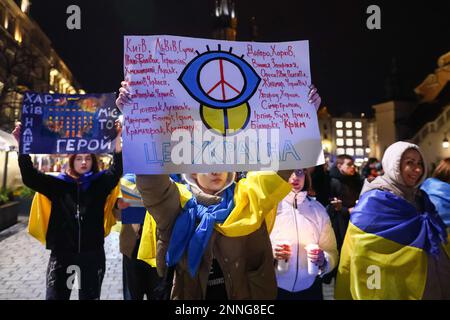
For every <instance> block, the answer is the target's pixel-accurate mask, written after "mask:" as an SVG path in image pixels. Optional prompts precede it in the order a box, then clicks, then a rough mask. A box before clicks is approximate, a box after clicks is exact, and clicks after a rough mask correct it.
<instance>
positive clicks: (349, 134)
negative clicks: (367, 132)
mask: <svg viewBox="0 0 450 320" xmlns="http://www.w3.org/2000/svg"><path fill="white" fill-rule="evenodd" d="M345 135H346V136H347V137H353V130H345Z"/></svg>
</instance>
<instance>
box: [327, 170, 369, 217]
mask: <svg viewBox="0 0 450 320" xmlns="http://www.w3.org/2000/svg"><path fill="white" fill-rule="evenodd" d="M362 186H363V182H362V181H361V178H360V176H359V174H357V173H356V174H355V175H353V176H344V175H343V174H342V173H341V172H340V171H339V169H338V168H337V167H336V166H333V167H331V169H330V196H331V197H336V198H338V199H339V200H342V205H343V206H344V207H347V208H352V207H354V206H355V204H356V201H357V200H358V199H359V194H360V193H361V189H362Z"/></svg>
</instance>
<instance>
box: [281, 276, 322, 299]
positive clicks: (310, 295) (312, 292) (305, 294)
mask: <svg viewBox="0 0 450 320" xmlns="http://www.w3.org/2000/svg"><path fill="white" fill-rule="evenodd" d="M277 300H323V293H322V280H321V279H320V278H316V280H315V281H314V283H313V284H312V286H311V287H309V288H308V289H306V290H303V291H298V292H290V291H286V290H284V289H281V288H278V297H277Z"/></svg>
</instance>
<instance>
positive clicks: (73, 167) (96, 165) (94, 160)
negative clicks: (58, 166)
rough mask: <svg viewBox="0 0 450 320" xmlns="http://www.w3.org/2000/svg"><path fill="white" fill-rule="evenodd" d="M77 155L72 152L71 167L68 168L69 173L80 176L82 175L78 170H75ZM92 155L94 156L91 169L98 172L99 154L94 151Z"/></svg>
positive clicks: (70, 157)
mask: <svg viewBox="0 0 450 320" xmlns="http://www.w3.org/2000/svg"><path fill="white" fill-rule="evenodd" d="M77 155H78V154H71V155H70V156H69V168H68V169H67V174H69V175H70V176H72V177H76V178H79V177H80V175H79V174H78V172H76V171H75V165H74V162H75V158H76V156H77ZM90 155H91V157H92V168H91V171H92V173H97V172H99V169H98V161H97V156H96V155H95V154H93V153H91V154H90Z"/></svg>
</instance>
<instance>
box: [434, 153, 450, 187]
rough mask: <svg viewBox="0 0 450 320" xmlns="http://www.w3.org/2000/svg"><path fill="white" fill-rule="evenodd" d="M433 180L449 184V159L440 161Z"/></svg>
mask: <svg viewBox="0 0 450 320" xmlns="http://www.w3.org/2000/svg"><path fill="white" fill-rule="evenodd" d="M433 178H436V179H439V180H441V181H444V182H447V183H450V158H446V159H444V160H441V162H440V163H439V165H438V166H437V168H436V169H435V170H434V173H433Z"/></svg>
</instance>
